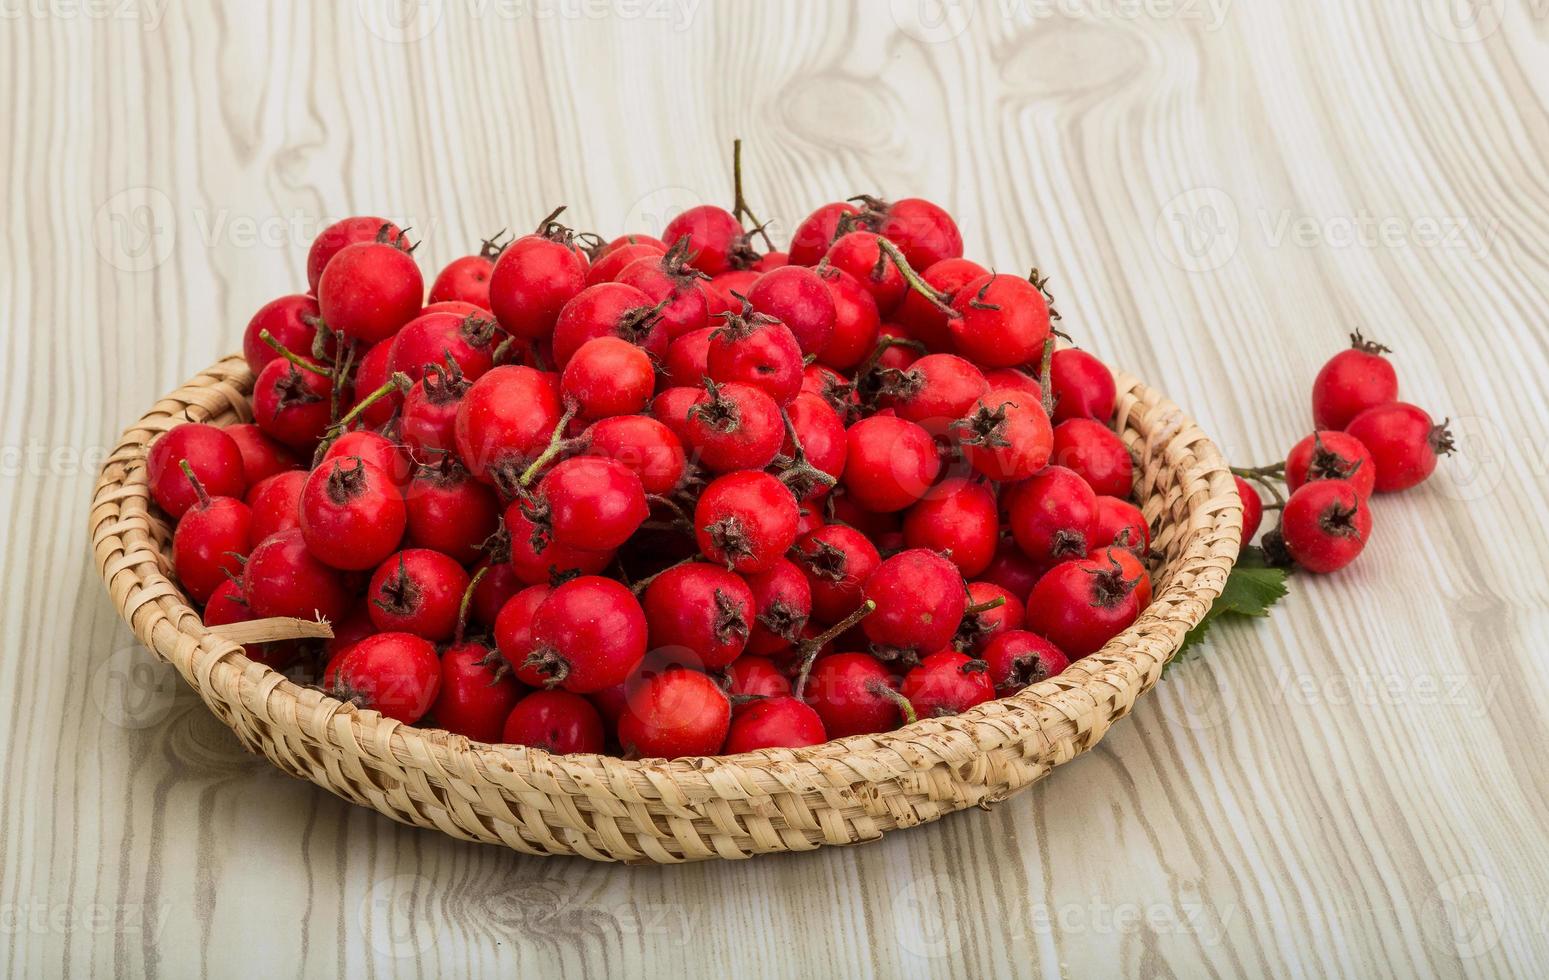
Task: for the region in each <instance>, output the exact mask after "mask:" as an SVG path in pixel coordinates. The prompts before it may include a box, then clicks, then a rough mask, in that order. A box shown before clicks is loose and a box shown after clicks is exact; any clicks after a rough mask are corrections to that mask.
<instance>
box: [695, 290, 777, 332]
mask: <svg viewBox="0 0 1549 980" xmlns="http://www.w3.org/2000/svg"><path fill="white" fill-rule="evenodd" d="M732 295H733V296H734V297H736V298H737V299H739V300H741V301H742V309H741V310H727V311H725V312H724V313H717V314H716V316H718V317H720V318H721V319H722V320H723V321H724V322H723V324H722V325H721V326H719V327H716V328H715V330H714V331H713V332H712V333H711V334H710V336H711V337H719V338H722V339H724V340H727V341H732V342H735V341H738V340H746V339H747V338H749V337H751V336H753V335H754V334H755V333H757V332H758V331H760V330H762V329H763V328H765V327H767V326H770V325H772V324H776V323H779V322H780V319H779V317H773V316H770V315H769V314H767V313H760V312H758V311H757V310H755V309H753V304H752V303H749V302H748V300H747V297H746V296H743V295H742V294H741V293H732Z"/></svg>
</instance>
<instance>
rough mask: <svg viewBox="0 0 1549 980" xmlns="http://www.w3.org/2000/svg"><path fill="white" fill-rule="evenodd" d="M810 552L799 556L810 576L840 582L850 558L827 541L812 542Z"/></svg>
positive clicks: (842, 579)
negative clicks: (810, 571)
mask: <svg viewBox="0 0 1549 980" xmlns="http://www.w3.org/2000/svg"><path fill="white" fill-rule="evenodd" d="M813 545H814V547H813V549H812V551H810V552H808V553H806V554H804V555H802V556H801V560H802V563H803V564H805V565H806V566H807V567H808V568H809V569H811V570H812V574H814V575H817V576H819V577H820V578H826V579H828V580H829V581H832V582H842V581H844V577H845V575H846V574H847V572H848V569H849V565H850V556H849V555H847V554H845V551H844V549H843V548H841V547H839V546H838V545H834V544H830V543H829V542H827V541H814V542H813Z"/></svg>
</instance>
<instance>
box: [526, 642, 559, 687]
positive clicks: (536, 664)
mask: <svg viewBox="0 0 1549 980" xmlns="http://www.w3.org/2000/svg"><path fill="white" fill-rule="evenodd" d="M522 666H523V667H526V668H529V669H531V670H532V671H533V672H534V673H536V674H539V675H540V676H542V677H543V686H544V687H545V688H548V689H553V688H556V687H558V686H559V685H561V684H563V683H564V682H565V678H567V677H569V676H570V661H568V660H566V659H565V658H564V657H562V656H561V655H560V653H559V651H558V650H555V649H554V648H553V647H548V646H540V647H538V648H537V649H535V650H533V652H532V653H529V654H528V655H527V659H526V660H524V661H522Z"/></svg>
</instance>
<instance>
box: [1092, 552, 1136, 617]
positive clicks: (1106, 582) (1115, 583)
mask: <svg viewBox="0 0 1549 980" xmlns="http://www.w3.org/2000/svg"><path fill="white" fill-rule="evenodd" d="M1086 573H1087V574H1088V575H1090V576H1092V579H1093V581H1092V605H1093V606H1094V607H1096V608H1099V609H1113V608H1115V607H1117V606H1118V605H1119V603H1121V602H1123V601H1124V600H1125V599H1127V598H1129V594H1130V593H1131V592H1134V591H1135V587H1136V586H1137V585H1139V584H1140V576H1139V575H1137V576H1135V577H1134V578H1132V579H1127V578H1125V577H1124V566H1123V565H1120V564H1119V562H1118V560H1117V559H1115V558H1112V557H1110V558H1109V559H1108V567H1107V568H1088V569H1086Z"/></svg>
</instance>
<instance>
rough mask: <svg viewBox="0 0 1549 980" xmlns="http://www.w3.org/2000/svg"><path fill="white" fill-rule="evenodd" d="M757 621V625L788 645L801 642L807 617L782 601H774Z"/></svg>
mask: <svg viewBox="0 0 1549 980" xmlns="http://www.w3.org/2000/svg"><path fill="white" fill-rule="evenodd" d="M757 619H758V625H760V626H762V627H763V628H764V629H766V630H768V631H769V632H771V633H773V634H774V635H775V636H778V637H779V638H780V639H782V640H786V641H788V642H790V643H797V642H799V641H800V640H801V629H802V627H803V626H806V625H807V617H806V616H804V615H802V613H801V612H800V611H798V610H797V609H796V608H795V607H794V606H792V605H791V604H790V603H788V602H786V601H785V600H784V599H775V600H774V601H773V602H771V603H770V604H769V608H768V609H765V610H764V611H763V612H762V613H760V614H759V615H758V617H757Z"/></svg>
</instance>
